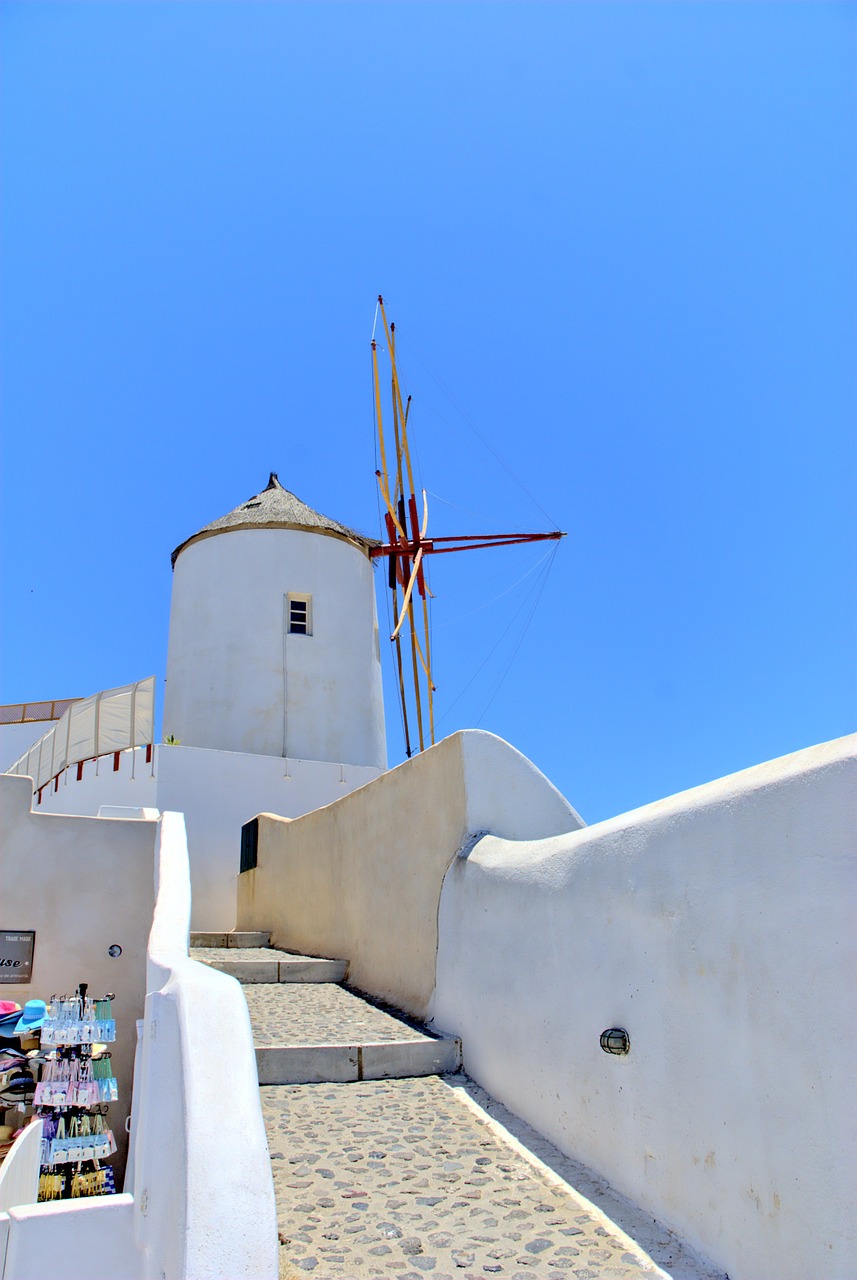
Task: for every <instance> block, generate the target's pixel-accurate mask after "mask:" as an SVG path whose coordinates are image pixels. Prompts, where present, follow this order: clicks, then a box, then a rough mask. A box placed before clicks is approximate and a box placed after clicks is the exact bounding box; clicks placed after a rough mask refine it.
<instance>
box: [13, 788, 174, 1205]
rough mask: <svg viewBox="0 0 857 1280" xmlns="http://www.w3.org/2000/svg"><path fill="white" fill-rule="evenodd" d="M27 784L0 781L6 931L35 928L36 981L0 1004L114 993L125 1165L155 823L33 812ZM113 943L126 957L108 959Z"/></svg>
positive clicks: (114, 1106) (114, 1114)
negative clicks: (85, 987) (83, 989)
mask: <svg viewBox="0 0 857 1280" xmlns="http://www.w3.org/2000/svg"><path fill="white" fill-rule="evenodd" d="M31 800H32V783H31V781H30V779H29V778H20V777H15V776H12V775H9V774H0V830H2V833H3V839H2V842H0V886H2V894H1V895H0V901H2V912H3V920H2V924H3V927H4V928H5V929H14V928H20V929H35V931H36V942H35V951H34V957H33V975H32V981H31V982H30V983H29V984H27V985H24V984H8V985H7V984H5V983H4V984H3V985H2V986H0V998H3V999H8V1000H17V1001H18V1003H19V1004H22V1005H23V1004H24V1003H25V1002H26V1001H27V1000H30V999H43V1000H49V999H50V997H51V995H54V994H57V995H59V994H62V993H63V992H69V993H72V992H73V991H74V990H75V988H76V987H77V984H78V983H79V982H87V983H88V984H89V990H90V992H91V993H92V994H93V995H103V994H104V993H105V992H107V991H113V992H115V993H116V1000H115V1002H114V1012H115V1016H116V1024H117V1026H116V1043H115V1045H112V1046H111V1053H112V1055H113V1063H114V1066H115V1068H116V1079H117V1082H118V1087H119V1101H118V1102H115V1103H111V1106H110V1119H111V1127H112V1128H113V1131H114V1134H115V1137H116V1141H117V1144H118V1146H119V1158H118V1160H117V1161H116V1162H115V1163H116V1165H117V1167H118V1174H119V1176H117V1184H118V1183H119V1182H120V1181H121V1169H122V1165H123V1164H124V1160H125V1149H126V1146H127V1138H126V1135H125V1118H126V1116H127V1115H128V1113H129V1110H130V1106H131V1081H132V1071H133V1062H134V1049H135V1044H136V1034H135V1020H136V1019H137V1018H138V1017H140V1016H141V1014H142V1012H143V1002H144V999H145V994H146V985H145V961H146V940H147V938H148V933H149V928H150V926H151V920H152V910H153V906H154V893H153V889H152V867H153V864H154V852H155V838H156V834H157V824H156V823H154V822H146V821H142V822H140V821H123V820H120V819H114V820H111V821H105V820H104V819H99V818H87V817H65V816H60V815H57V814H47V813H46V814H42V813H34V812H32V811H31V809H30V804H31ZM113 943H118V944H119V945H120V946H121V947H122V954H121V956H118V957H116V958H112V957H110V956H109V955H108V954H107V949H108V947H110V946H111V945H112V944H113Z"/></svg>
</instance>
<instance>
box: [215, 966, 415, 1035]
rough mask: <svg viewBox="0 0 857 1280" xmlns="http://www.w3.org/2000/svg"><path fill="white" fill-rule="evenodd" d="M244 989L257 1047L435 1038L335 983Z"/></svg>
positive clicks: (258, 985) (261, 986)
mask: <svg viewBox="0 0 857 1280" xmlns="http://www.w3.org/2000/svg"><path fill="white" fill-rule="evenodd" d="M235 950H236V951H237V950H238V948H236V949H235ZM221 954H222V953H221ZM230 954H235V953H234V952H230ZM243 991H244V996H245V998H246V1000H247V1008H248V1009H249V1010H250V1024H251V1026H252V1028H253V1040H254V1041H255V1044H256V1047H257V1048H262V1047H264V1046H266V1045H292V1044H295V1045H297V1044H345V1045H349V1044H359V1043H361V1042H363V1043H370V1044H371V1043H380V1042H385V1043H386V1042H392V1041H397V1040H420V1039H424V1040H432V1039H434V1037H433V1036H428V1035H426V1034H425V1033H424V1032H421V1031H416V1030H414V1029H413V1027H412V1026H411V1025H410V1024H409V1023H407V1022H402V1021H400V1020H399V1019H398V1018H394V1017H393V1016H392V1014H389V1013H385V1012H384V1011H383V1009H377V1008H375V1006H374V1005H371V1004H367V1003H366V1002H365V1001H364V1000H361V999H360V997H359V996H355V995H352V994H351V992H350V991H346V990H345V989H344V987H340V986H339V985H338V984H337V983H333V982H315V983H307V984H306V985H300V984H289V983H268V982H264V983H255V984H254V985H252V986H245V987H244V988H243Z"/></svg>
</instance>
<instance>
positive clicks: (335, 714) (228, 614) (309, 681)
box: [164, 472, 387, 769]
mask: <svg viewBox="0 0 857 1280" xmlns="http://www.w3.org/2000/svg"><path fill="white" fill-rule="evenodd" d="M373 545H374V544H373V542H372V541H371V540H370V539H367V538H365V537H363V536H361V535H360V534H357V533H355V532H353V530H351V529H347V528H346V527H345V526H344V525H341V524H339V523H338V522H337V521H336V520H332V519H330V517H328V516H324V515H321V514H320V513H319V512H317V511H313V510H312V508H311V507H308V506H307V505H306V504H305V503H303V502H301V500H300V499H299V498H297V497H296V496H295V495H294V494H293V493H290V492H289V491H288V489H284V488H283V487H282V485H281V484H280V482H279V480H278V479H277V476H276V475H275V474H274V473H273V472H272V473H271V477H270V479H269V481H268V484H267V486H266V487H265V488H264V489H263V490H262V492H261V493H258V494H256V495H255V497H252V498H250V499H249V500H248V501H247V502H244V503H242V504H241V506H239V507H236V508H235V510H234V511H230V512H229V514H228V515H225V516H222V517H221V518H220V519H219V520H214V521H212V523H211V524H208V525H206V526H205V528H204V529H200V531H199V532H198V533H195V534H194V535H193V537H191V538H188V539H187V540H186V541H185V542H183V543H182V544H181V545H180V546H179V547H177V548H176V550H175V551H174V552H173V569H174V578H173V592H172V605H171V610H170V637H169V652H168V657H167V682H166V690H165V695H164V733H165V734H167V735H171V736H174V737H175V738H176V739H178V740H179V742H181V744H182V745H183V746H187V747H205V748H209V749H213V750H217V751H232V752H242V753H248V754H252V755H265V756H284V757H287V758H290V759H298V760H322V761H331V762H335V763H342V764H351V765H364V766H369V767H372V768H377V769H386V767H387V748H386V738H385V732H384V706H383V698H382V691H381V664H380V654H379V645H378V621H377V615H376V609H375V589H374V582H373V574H372V563H371V560H370V558H369V551H370V549H371V547H372V546H373Z"/></svg>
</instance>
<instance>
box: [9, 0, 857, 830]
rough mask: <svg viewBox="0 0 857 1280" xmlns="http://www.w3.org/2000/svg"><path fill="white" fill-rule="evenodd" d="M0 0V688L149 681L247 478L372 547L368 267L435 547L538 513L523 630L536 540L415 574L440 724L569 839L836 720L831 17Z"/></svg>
mask: <svg viewBox="0 0 857 1280" xmlns="http://www.w3.org/2000/svg"><path fill="white" fill-rule="evenodd" d="M2 25H3V32H2V34H3V55H2V56H3V63H4V66H3V90H2V92H3V95H4V101H3V131H4V132H3V142H2V146H3V165H4V182H3V222H4V225H3V249H2V253H3V260H2V269H3V298H4V303H3V306H4V314H3V334H2V356H3V378H4V383H3V432H4V456H3V463H4V465H3V479H2V484H3V491H2V497H3V516H2V519H3V551H4V577H3V597H2V599H3V608H2V618H3V666H2V685H0V700H2V701H3V702H13V701H19V700H21V701H23V700H26V699H37V698H47V697H67V696H71V695H84V694H88V693H91V692H94V691H95V690H96V689H99V688H105V687H108V686H111V685H114V684H121V683H124V682H126V681H128V680H133V679H137V678H140V677H142V676H145V675H147V674H150V673H151V672H157V673H158V675H159V676H161V677H162V676H163V673H164V666H165V659H166V640H167V625H168V614H169V597H170V562H169V556H170V552H171V550H172V549H173V547H175V546H176V545H177V544H178V543H179V542H180V541H182V540H183V539H184V538H186V537H187V536H188V535H190V534H191V533H193V532H194V531H195V530H197V529H198V528H199V527H201V526H202V525H203V524H205V523H207V522H208V521H209V520H211V519H213V518H215V517H217V516H220V515H222V514H224V513H225V512H226V511H228V510H230V509H231V508H232V507H234V506H235V505H237V503H239V502H240V501H242V500H245V499H246V498H248V497H250V496H251V495H252V494H254V493H255V492H257V491H258V490H259V489H260V488H261V487H263V486H264V484H265V483H266V481H267V477H268V472H269V471H270V470H275V471H277V472H278V473H279V476H280V479H281V481H282V483H283V484H285V485H286V487H288V488H291V489H293V490H294V491H295V492H296V493H298V494H299V496H300V497H302V498H303V499H304V500H305V501H307V502H309V503H310V504H311V505H313V506H315V507H317V508H319V509H320V510H322V511H325V512H327V513H329V514H331V515H333V516H335V517H336V518H338V519H340V520H342V521H345V522H348V523H351V524H353V525H355V526H358V527H360V528H362V529H365V530H367V531H369V532H375V531H376V530H377V503H376V496H375V488H374V476H373V472H374V467H375V460H374V450H373V438H372V431H373V423H372V405H371V395H370V377H369V346H368V344H369V337H370V331H371V325H372V316H373V309H374V299H375V296H376V294H377V293H378V292H379V291H380V292H383V293H384V295H385V297H387V298H388V299H389V304H390V310H391V314H392V315H393V317H394V318H395V319H396V320H397V323H398V328H399V331H400V335H401V340H402V363H403V372H404V376H405V380H406V383H407V389H408V390H409V391H410V392H411V393H412V395H413V396H414V417H413V423H414V427H415V430H416V433H417V439H418V448H419V456H420V464H421V473H422V479H423V483H424V484H425V485H426V487H427V488H428V489H429V491H430V493H431V495H432V497H431V499H430V501H431V504H432V505H431V510H432V523H431V527H432V529H433V531H434V532H435V533H438V534H439V533H442V532H443V533H449V532H456V531H464V532H473V531H476V532H480V531H484V530H486V529H496V530H505V529H506V528H507V527H513V528H520V529H526V528H533V529H537V528H543V527H546V526H549V524H550V523H554V524H558V525H560V526H561V527H562V528H563V529H565V530H567V531H568V534H569V537H568V538H567V539H565V540H564V542H563V543H562V544H561V546H560V549H559V552H558V554H557V556H556V558H555V560H554V561H553V563H552V567H551V572H550V574H549V576H548V578H547V581H546V583H545V584H544V585H543V590H542V591H541V596H540V599H539V604H538V608H537V609H536V611H535V613H534V615H533V616H532V620H531V622H530V625H529V627H528V628H527V629H526V631H524V624H525V623H526V620H527V618H528V616H529V613H530V607H531V605H532V603H533V598H534V596H533V594H529V593H530V590H531V588H533V587H535V588H536V589H537V590H538V589H540V588H541V586H542V582H541V574H542V571H543V570H544V569H545V568H546V567H547V563H545V564H544V565H541V566H539V565H538V561H539V558H540V556H541V554H542V552H541V550H539V548H533V547H531V548H523V549H517V548H515V549H510V550H508V551H495V552H490V553H489V552H484V553H481V555H477V554H474V555H472V556H469V557H465V556H461V557H455V556H449V557H443V558H442V559H438V560H437V561H436V562H435V564H434V565H433V578H432V582H433V587H434V590H435V593H436V596H437V599H436V602H435V606H434V619H435V621H434V625H435V652H436V664H437V670H436V674H437V683H438V685H439V710H440V711H441V712H444V711H445V710H446V715H445V718H444V720H443V721H442V725H441V728H442V730H443V731H451V730H453V729H456V728H460V727H468V726H473V725H476V724H481V726H482V727H484V728H487V729H490V730H492V731H494V732H496V733H499V734H500V735H501V736H503V737H504V738H507V739H508V740H509V741H511V742H512V743H513V744H515V745H516V746H517V747H518V748H520V749H521V750H522V751H523V752H524V753H525V754H527V755H528V756H530V757H531V758H532V759H533V760H534V761H535V762H536V763H537V764H538V765H539V766H540V767H541V768H542V769H543V770H544V771H545V772H546V773H547V774H548V776H549V777H550V778H552V779H553V780H554V781H555V782H556V784H557V785H558V786H559V787H560V788H561V789H562V790H563V792H564V793H565V794H566V795H567V796H568V797H569V799H570V800H571V801H572V803H574V804H575V805H576V806H577V807H578V808H579V809H580V811H581V813H582V814H583V816H584V817H585V818H586V819H587V820H588V821H595V820H598V819H599V818H603V817H608V816H611V815H613V814H615V813H619V812H622V811H623V810H625V809H628V808H631V807H634V806H636V805H638V804H643V803H645V802H647V801H649V800H653V799H657V798H659V797H661V796H664V795H668V794H670V793H672V792H674V791H678V790H681V789H683V788H685V787H689V786H693V785H696V784H697V783H701V782H706V781H708V780H710V779H712V778H715V777H718V776H720V775H722V774H724V773H729V772H732V771H734V770H737V769H740V768H743V767H745V766H748V765H751V764H755V763H758V762H760V761H762V760H765V759H769V758H771V757H774V756H777V755H781V754H784V753H786V752H789V751H793V750H796V749H798V748H801V747H804V746H808V745H810V744H811V743H815V742H819V741H823V740H825V739H828V738H832V737H836V736H838V735H840V734H842V733H845V732H848V731H850V730H851V729H852V728H853V727H854V712H855V705H856V704H857V696H855V694H857V689H855V664H854V653H855V632H857V628H855V591H854V586H855V583H854V573H853V564H854V552H855V542H857V539H855V429H854V428H855V407H857V385H855V372H854V355H855V349H857V344H855V338H857V314H855V313H856V312H857V305H856V304H855V299H857V241H855V236H854V226H855V212H857V200H855V194H857V182H855V176H857V165H855V142H854V138H855V114H857V113H855V65H857V62H855V26H857V7H855V6H854V5H852V4H825V3H807V4H800V3H789V4H782V5H780V4H776V3H765V4H750V3H746V4H717V3H711V4H687V5H685V4H681V3H672V4H660V3H659V4H652V5H649V4H645V3H633V4H611V3H598V4H586V3H582V4H573V5H572V4H569V5H566V4H545V5H540V4H533V3H527V4H488V5H482V4H394V3H382V4H370V5H363V4H359V3H355V4H330V5H328V4H324V3H318V4H270V3H268V4H265V3H262V4H252V3H243V4H204V3H198V4H180V3H179V4H175V3H165V4H158V3H146V4H134V3H123V4H76V3H61V4H56V5H50V4H40V3H14V2H13V3H9V2H8V0H7V3H6V4H5V5H4V6H3V10H2ZM473 428H476V430H474V429H473ZM480 436H481V437H484V438H486V439H487V440H489V441H490V443H491V446H492V448H493V449H494V450H496V453H497V454H499V456H500V457H501V458H502V459H503V463H504V464H505V465H500V464H499V463H498V462H497V460H496V458H495V456H494V454H493V453H492V452H491V451H490V450H489V449H487V448H486V447H485V445H484V444H483V442H482V439H481V438H480ZM529 494H532V495H534V497H535V499H536V500H537V503H538V504H539V505H540V506H541V507H542V508H543V509H544V511H545V512H547V513H548V515H549V518H550V519H549V520H547V519H546V517H545V515H544V514H543V512H542V511H541V510H540V509H539V505H536V502H534V501H533V500H532V499H531V498H530V497H529V496H528V495H529ZM527 574H528V576H526V577H523V580H522V581H519V579H521V578H522V576H523V575H527ZM516 583H517V585H514V584H516ZM510 587H511V588H512V590H507V589H508V588H510ZM501 593H505V594H501ZM498 640H499V642H500V643H499V645H498V643H497V642H498ZM495 646H497V647H496V648H495ZM513 654H514V655H515V656H514V661H512V662H511V665H509V663H510V659H511V658H512V656H513ZM483 664H484V665H483ZM507 668H508V670H507ZM504 672H506V674H505V678H504V679H502V681H501V677H502V676H503V673H504ZM470 681H472V683H470V684H468V682H470ZM498 682H500V683H499V687H498ZM388 686H389V687H388V724H389V736H390V747H391V759H392V760H394V761H395V760H398V759H399V758H401V740H400V733H399V730H398V717H397V713H396V709H395V703H394V701H393V692H394V691H393V688H392V682H391V681H389V680H388ZM462 690H464V692H463V693H462ZM459 695H460V696H459ZM492 695H493V696H492Z"/></svg>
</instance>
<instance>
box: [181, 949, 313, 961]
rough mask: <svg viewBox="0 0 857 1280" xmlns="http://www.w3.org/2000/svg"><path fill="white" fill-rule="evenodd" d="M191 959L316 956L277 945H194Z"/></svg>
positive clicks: (306, 958) (285, 958) (260, 958)
mask: <svg viewBox="0 0 857 1280" xmlns="http://www.w3.org/2000/svg"><path fill="white" fill-rule="evenodd" d="M190 958H191V960H201V961H202V962H203V964H219V963H222V962H223V961H227V962H229V963H232V962H233V961H240V960H249V961H251V962H254V961H257V960H277V961H279V960H308V961H309V960H314V959H315V957H314V956H301V955H296V954H295V952H293V951H279V950H277V948H275V947H193V948H192V949H191V952H190Z"/></svg>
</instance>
